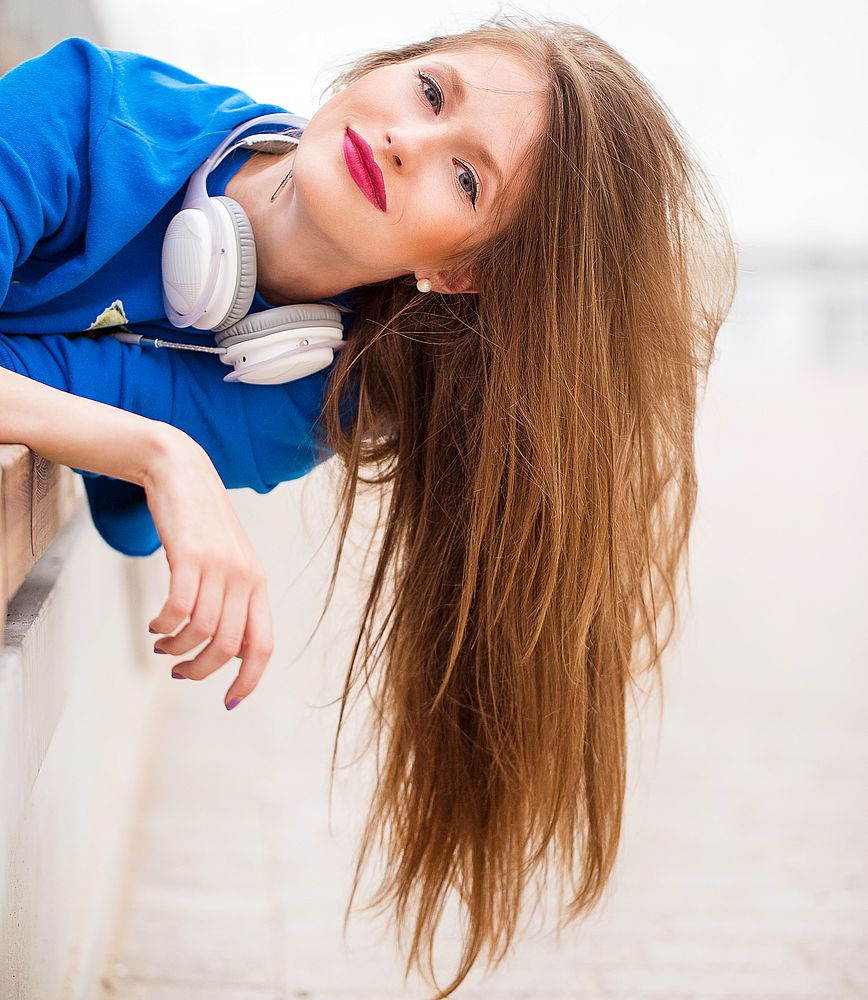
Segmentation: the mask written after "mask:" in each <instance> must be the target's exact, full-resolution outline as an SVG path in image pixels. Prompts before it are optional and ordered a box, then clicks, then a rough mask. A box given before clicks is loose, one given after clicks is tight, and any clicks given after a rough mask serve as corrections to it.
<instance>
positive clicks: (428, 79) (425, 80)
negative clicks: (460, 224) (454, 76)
mask: <svg viewBox="0 0 868 1000" xmlns="http://www.w3.org/2000/svg"><path fill="white" fill-rule="evenodd" d="M416 76H417V77H419V79H420V80H421V82H422V86H421V88H420V89H421V90H422V95H423V98H424V100H425V102H426V103H427V104H428V105H429V106H430V107H431V108H432V109H434V105H433V104H431V102H430V101H429V100H428V98H427V97H426V96H425V90H426V84H427V85H428V86H430V87H431V88H432V89H433V90H435V91H436V92H437V96H438V98H439V99H440V107H439V109H434V114H435V115H439V114H440V112H441V111H442V110H443V91H442V89H441V88H440V85H439V84H438V83H437V81H436V80H435V79H434V77H432V76H428V74H427V73H421V72H417V73H416ZM455 162H456V163H458V164H460V165H461V166H462V167H464V169H465V170H466V171H467V173H468V174H470V176H471V177H472V178H473V192H472V193H471V192H470V191H468V190H467V189H466V188H464V187H462V186H461V185H460V184H459V185H458V187H459V188H460V189H461V193H462V194H463V195H465V196H466V197H467V198H469V200H470V204H471V206H472V207H473V211H474V212H475V211H476V202H477V199H478V198H479V190H480V188H481V187H482V185H481V184H480V183H479V178H478V177H477V176H476V174H475V173H474V172H473V170H471V168H470V167H468V165H467V164H466V163H462V162H461V160H456V161H455Z"/></svg>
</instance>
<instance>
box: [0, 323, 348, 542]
mask: <svg viewBox="0 0 868 1000" xmlns="http://www.w3.org/2000/svg"><path fill="white" fill-rule="evenodd" d="M0 367H4V368H8V369H10V370H12V371H16V372H18V373H19V374H21V375H26V376H28V377H29V378H32V379H35V380H36V381H38V382H42V383H44V384H46V385H51V386H54V387H55V388H57V389H62V390H64V391H66V392H71V393H73V394H75V395H77V396H83V397H85V398H87V399H95V400H98V401H99V402H102V403H107V404H108V405H110V406H117V407H120V408H121V409H125V410H128V411H130V412H132V413H138V414H140V415H142V416H144V417H148V418H150V419H152V420H162V421H165V422H166V423H171V424H173V425H174V426H175V427H178V428H180V429H181V430H182V431H184V432H185V433H186V434H188V435H189V436H190V437H192V438H193V439H194V440H195V441H197V442H198V443H199V444H200V445H201V446H202V447H203V448H204V450H205V451H206V452H207V454H208V456H209V457H210V458H211V461H212V462H213V463H214V467H215V468H216V470H217V473H218V474H219V476H220V478H221V480H222V481H223V483H224V485H225V486H226V487H227V488H229V489H232V488H237V487H248V488H250V489H253V490H255V491H256V492H257V493H267V492H269V491H270V490H272V489H274V487H275V486H276V485H277V484H278V483H281V482H284V481H285V480H288V479H297V478H298V477H300V476H303V475H305V473H307V472H309V471H310V470H311V469H312V468H313V467H314V466H315V465H317V464H318V463H319V462H321V461H323V460H324V459H326V458H328V457H329V456H330V454H331V452H330V451H329V450H328V449H327V448H325V447H321V446H320V444H319V442H318V441H317V439H316V437H315V435H316V432H317V429H318V425H319V419H320V416H321V412H322V403H323V399H324V393H325V390H326V378H327V375H328V372H329V370H330V369H326V370H324V371H322V372H317V373H315V374H313V375H309V376H307V377H306V378H303V379H298V380H297V381H295V382H289V383H285V384H283V385H250V384H247V383H243V382H224V381H223V376H224V375H225V374H226V372H227V371H229V369H228V368H227V366H226V365H224V364H223V363H222V362H221V361H220V360H219V359H218V358H217V357H215V356H214V355H208V354H200V353H192V352H187V351H175V350H171V349H166V348H161V349H155V348H149V347H138V346H135V345H130V344H122V343H120V342H119V341H117V340H115V339H114V338H113V337H99V338H90V337H86V336H82V337H72V338H69V337H65V336H62V335H60V334H57V335H45V336H39V337H27V336H21V335H15V336H5V335H3V334H0ZM76 471H81V470H76ZM82 475H83V476H84V477H85V488H86V490H87V493H88V500H89V503H90V508H91V514H92V515H93V520H94V523H95V524H96V527H97V529H98V530H99V531H100V534H102V536H103V538H104V539H105V540H106V541H107V542H108V543H109V544H110V545H111V546H112V547H113V548H115V549H117V550H118V551H120V552H123V553H124V554H126V555H149V554H150V553H151V552H153V551H155V550H156V549H157V548H159V546H160V544H161V543H160V539H159V536H158V534H157V532H156V528H155V526H154V524H153V521H152V519H151V517H150V513H149V512H148V510H147V505H146V502H145V494H144V490H143V489H142V488H141V487H139V486H137V485H135V484H132V483H126V482H123V481H121V480H114V479H109V478H108V477H105V476H95V475H94V474H92V473H84V472H83V473H82Z"/></svg>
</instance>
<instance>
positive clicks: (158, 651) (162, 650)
mask: <svg viewBox="0 0 868 1000" xmlns="http://www.w3.org/2000/svg"><path fill="white" fill-rule="evenodd" d="M154 652H155V653H163V655H168V654H167V653H166V650H165V649H160V647H159V646H154Z"/></svg>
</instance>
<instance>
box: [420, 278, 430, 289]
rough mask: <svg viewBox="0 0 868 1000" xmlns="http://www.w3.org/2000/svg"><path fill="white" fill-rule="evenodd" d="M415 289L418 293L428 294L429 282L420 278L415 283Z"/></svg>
mask: <svg viewBox="0 0 868 1000" xmlns="http://www.w3.org/2000/svg"><path fill="white" fill-rule="evenodd" d="M416 287H417V288H418V289H419V291H420V292H430V291H431V282H430V281H429V280H428V279H427V278H420V279H419V280H418V281H417V282H416Z"/></svg>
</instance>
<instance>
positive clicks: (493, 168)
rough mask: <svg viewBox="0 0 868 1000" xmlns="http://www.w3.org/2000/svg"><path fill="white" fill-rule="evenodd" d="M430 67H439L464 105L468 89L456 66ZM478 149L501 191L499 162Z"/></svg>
mask: <svg viewBox="0 0 868 1000" xmlns="http://www.w3.org/2000/svg"><path fill="white" fill-rule="evenodd" d="M430 65H431V66H435V67H437V69H439V70H441V71H442V73H443V74H444V76H446V77H447V78H448V80H449V85H450V87H451V89H452V93H453V94H454V95H455V103H456V104H457V105H459V106H460V105H462V104H464V102H465V101H466V100H467V87H466V86H465V84H464V80H463V79H462V78H461V74H460V73H459V72H458V70H457V69H456V68H455V67H454V66H450V65H449V63H444V62H434V61H432V62H431V63H430ZM476 148H477V151H478V153H479V159H480V161H481V162H482V165H483V167H485V168H486V169H487V170H488V171H489V172H490V173H492V174H494V176H495V178H496V180H497V190H498V191H499V190H500V189H501V188H502V187H503V173H502V172H501V169H500V167H499V166H498V165H497V161H496V160H495V159H494V157H493V156H492V155H491V153H490V152H489V150H488V149H487V148H486V147H485V146H477V147H476Z"/></svg>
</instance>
